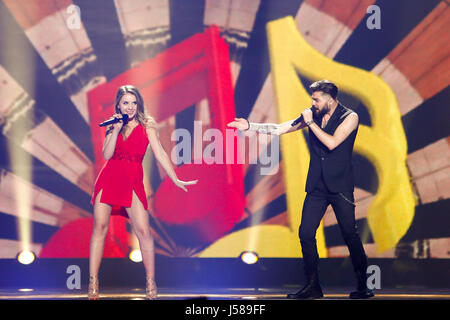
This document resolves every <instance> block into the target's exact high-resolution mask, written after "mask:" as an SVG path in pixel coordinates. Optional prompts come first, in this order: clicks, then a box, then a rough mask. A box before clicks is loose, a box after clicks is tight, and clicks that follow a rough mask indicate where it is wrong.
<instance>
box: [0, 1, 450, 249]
mask: <svg viewBox="0 0 450 320" xmlns="http://www.w3.org/2000/svg"><path fill="white" fill-rule="evenodd" d="M449 29H450V9H449V4H448V2H446V1H440V0H416V1H411V0H396V1H392V0H378V1H375V0H284V1H279V0H114V1H113V0H96V1H92V0H2V1H0V129H1V134H0V258H15V257H16V255H17V254H18V253H19V252H20V251H22V250H23V249H29V250H32V251H34V252H35V253H36V255H37V256H38V257H40V258H49V257H50V258H57V257H72V258H80V257H81V258H83V257H88V255H89V240H90V235H91V231H92V211H93V208H92V205H91V203H90V197H91V192H92V190H93V185H94V182H95V178H96V175H97V174H98V172H99V170H100V169H101V167H102V165H103V164H104V160H103V159H102V156H101V148H102V144H103V139H104V129H102V128H99V127H98V123H99V122H101V121H103V120H105V119H107V118H108V117H110V116H111V114H112V113H113V102H114V97H115V93H116V91H117V89H118V88H119V86H121V85H123V84H132V85H135V86H136V87H138V88H139V89H140V91H141V92H142V94H143V96H144V99H145V106H146V110H147V112H148V113H149V114H150V115H152V116H153V117H155V119H156V120H157V122H158V128H159V129H158V130H159V136H160V139H161V142H162V145H163V147H164V148H165V150H166V151H167V153H168V155H169V156H170V157H171V158H172V160H173V162H174V166H175V167H176V171H177V174H178V176H179V177H180V179H182V180H189V179H199V183H198V184H197V185H195V186H192V187H189V188H188V189H189V192H188V193H184V192H183V191H180V190H177V189H176V188H175V187H174V185H173V184H172V182H171V181H170V179H168V178H167V176H166V173H165V172H164V170H163V169H162V167H161V166H160V165H159V163H158V162H157V161H156V160H155V158H154V156H153V154H152V152H151V150H148V152H147V155H146V157H145V159H144V163H143V164H144V169H145V181H144V184H145V188H146V192H147V198H148V201H149V211H148V214H149V221H150V225H151V229H152V234H153V236H154V239H155V247H156V253H157V254H160V255H165V256H169V257H205V258H207V257H238V256H239V255H240V253H241V252H243V251H246V250H251V251H255V252H256V253H257V254H258V255H259V256H260V257H286V258H294V257H300V256H301V250H300V249H301V248H300V244H299V241H298V227H299V224H300V219H301V208H302V204H303V201H304V198H305V192H304V186H305V180H306V173H307V169H308V163H309V150H308V147H307V144H306V141H307V140H306V139H307V136H308V132H307V130H305V131H303V132H296V133H291V134H289V135H285V136H282V137H281V138H280V139H278V138H277V137H273V136H266V135H253V136H249V137H243V136H239V135H236V133H235V132H233V131H230V130H227V128H226V123H227V122H229V121H232V119H233V118H234V117H243V118H248V119H249V121H252V122H271V123H280V122H282V121H287V120H290V119H294V118H296V117H298V116H299V115H300V113H301V112H302V110H303V109H305V108H307V107H309V106H310V105H311V99H310V92H308V86H309V84H311V83H312V82H313V81H316V80H319V79H329V80H331V81H333V82H335V83H336V84H337V86H338V87H339V88H340V93H339V95H338V100H339V101H341V102H342V103H343V104H344V105H346V106H347V107H349V108H352V109H353V110H355V111H356V112H357V113H358V115H359V117H360V128H359V132H358V136H357V139H356V144H355V152H354V157H353V165H354V169H355V182H356V188H355V200H356V218H357V225H358V228H359V232H360V234H361V237H362V239H363V243H364V247H365V249H366V252H367V254H368V256H369V257H383V258H399V257H412V258H449V252H450V228H449V225H450V216H449V213H450V199H449V198H450V126H449V119H450V108H449V101H450V89H449V86H448V85H449V83H450V34H449V32H448V30H449ZM241 160H243V161H241ZM118 177H119V178H120V176H118ZM115 213H119V214H117V215H116V214H115V215H113V216H112V217H111V221H110V228H109V232H108V236H107V240H106V245H105V254H104V255H105V257H127V256H128V254H129V252H130V250H132V249H133V248H137V247H138V244H137V240H136V237H135V236H134V234H133V229H132V226H131V224H130V221H129V220H128V219H127V218H126V217H124V216H123V215H120V213H121V212H115ZM122 213H123V212H122ZM317 244H318V249H319V253H320V256H321V257H323V258H326V257H347V256H348V250H347V248H346V246H345V243H344V240H343V238H342V236H341V234H340V230H339V227H338V225H337V221H336V218H335V216H334V213H333V211H332V209H331V207H330V208H328V210H327V212H326V214H325V216H324V219H323V222H322V224H321V226H320V228H319V229H318V232H317Z"/></svg>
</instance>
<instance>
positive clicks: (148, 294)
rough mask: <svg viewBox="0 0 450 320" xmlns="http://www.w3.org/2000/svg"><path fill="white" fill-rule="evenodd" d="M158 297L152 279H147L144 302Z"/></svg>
mask: <svg viewBox="0 0 450 320" xmlns="http://www.w3.org/2000/svg"><path fill="white" fill-rule="evenodd" d="M157 296H158V289H157V288H156V283H155V280H154V279H153V278H147V281H146V286H145V300H154V299H156V297H157Z"/></svg>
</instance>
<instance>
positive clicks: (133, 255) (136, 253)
mask: <svg viewBox="0 0 450 320" xmlns="http://www.w3.org/2000/svg"><path fill="white" fill-rule="evenodd" d="M129 257H130V260H131V261H133V262H141V261H142V254H141V250H139V249H134V250H131V252H130V255H129Z"/></svg>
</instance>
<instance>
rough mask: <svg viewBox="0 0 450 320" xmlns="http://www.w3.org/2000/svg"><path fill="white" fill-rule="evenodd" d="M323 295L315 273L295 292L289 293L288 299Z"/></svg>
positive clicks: (311, 297)
mask: <svg viewBox="0 0 450 320" xmlns="http://www.w3.org/2000/svg"><path fill="white" fill-rule="evenodd" d="M322 297H323V293H322V288H320V284H319V279H318V277H317V275H316V274H314V275H312V276H311V277H309V280H308V283H307V284H306V286H304V287H303V288H302V289H300V290H299V291H298V292H296V293H289V294H288V295H287V298H288V299H301V300H304V299H319V298H322Z"/></svg>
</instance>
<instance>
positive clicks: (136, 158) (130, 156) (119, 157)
mask: <svg viewBox="0 0 450 320" xmlns="http://www.w3.org/2000/svg"><path fill="white" fill-rule="evenodd" d="M111 159H112V160H125V161H130V162H142V159H143V156H141V155H134V154H123V153H119V154H114V155H113V157H112V158H111Z"/></svg>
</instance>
